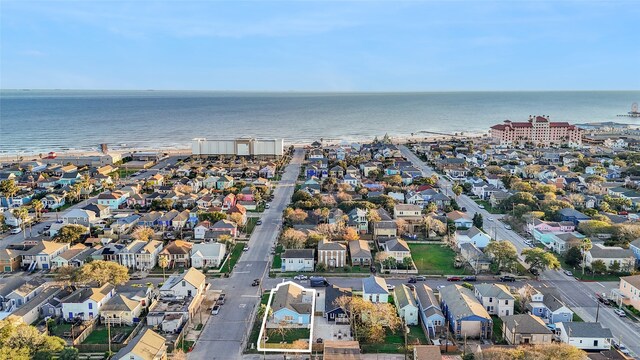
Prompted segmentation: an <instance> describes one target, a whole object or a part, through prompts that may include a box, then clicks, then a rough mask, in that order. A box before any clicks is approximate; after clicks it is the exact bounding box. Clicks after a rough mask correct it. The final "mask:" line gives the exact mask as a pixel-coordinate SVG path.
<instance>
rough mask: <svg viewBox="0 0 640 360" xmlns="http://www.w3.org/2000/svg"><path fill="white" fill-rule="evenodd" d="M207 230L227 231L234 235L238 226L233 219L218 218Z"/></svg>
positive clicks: (236, 233)
mask: <svg viewBox="0 0 640 360" xmlns="http://www.w3.org/2000/svg"><path fill="white" fill-rule="evenodd" d="M209 230H211V231H219V232H228V233H230V234H231V236H233V237H236V236H237V235H238V227H237V226H236V224H235V223H234V222H233V221H230V220H220V221H218V222H217V223H215V224H213V225H211V228H210V229H209Z"/></svg>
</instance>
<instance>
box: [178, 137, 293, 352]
mask: <svg viewBox="0 0 640 360" xmlns="http://www.w3.org/2000/svg"><path fill="white" fill-rule="evenodd" d="M303 158H304V151H303V150H302V149H296V151H295V154H294V156H293V158H292V160H291V163H290V164H289V165H288V166H287V168H286V169H285V172H284V174H283V176H282V180H280V182H279V183H278V185H277V186H276V189H275V192H274V200H273V201H272V202H271V208H270V209H267V210H265V212H264V213H263V215H262V225H259V226H257V227H256V228H255V230H254V232H253V234H252V235H251V239H250V241H249V250H248V251H247V252H246V253H244V254H243V255H242V257H241V258H240V261H239V262H238V263H237V265H236V267H235V270H234V271H233V273H232V275H231V277H230V278H228V279H220V280H212V281H211V283H212V285H211V287H212V288H213V289H221V290H223V291H224V292H225V293H226V294H227V299H226V304H225V305H224V306H223V307H222V309H221V310H220V313H219V314H218V315H216V316H212V317H211V318H210V319H209V321H208V322H207V324H206V325H205V327H204V329H203V331H202V334H201V335H200V338H199V339H198V342H197V343H196V346H195V348H194V349H193V351H192V352H191V353H189V358H191V359H239V358H241V357H242V350H243V349H242V346H243V344H244V342H245V340H246V339H245V337H246V336H248V335H247V334H248V332H249V328H250V326H251V325H252V324H251V321H252V319H253V317H252V313H253V311H254V309H256V308H257V305H258V304H259V294H260V291H261V290H262V287H261V286H260V287H252V286H251V283H252V281H253V279H258V278H259V279H262V280H263V281H264V280H265V279H266V278H267V275H268V271H267V270H268V268H269V267H270V249H271V246H272V245H274V244H275V242H276V239H277V235H278V231H279V228H280V226H282V212H283V211H284V209H285V208H286V207H287V205H289V203H290V201H291V196H292V195H293V191H294V189H295V182H296V179H297V177H298V174H299V173H300V165H301V163H302V160H303Z"/></svg>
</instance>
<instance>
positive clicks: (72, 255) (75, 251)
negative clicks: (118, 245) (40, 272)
mask: <svg viewBox="0 0 640 360" xmlns="http://www.w3.org/2000/svg"><path fill="white" fill-rule="evenodd" d="M93 252H94V250H93V249H92V248H90V247H87V246H85V245H83V244H75V245H73V246H72V247H70V248H69V249H68V250H67V251H65V252H63V253H62V254H60V255H58V256H56V257H54V258H53V259H52V260H51V267H52V268H59V267H64V266H71V267H76V268H77V267H80V266H82V265H84V263H85V261H86V259H87V258H89V257H91V254H92V253H93Z"/></svg>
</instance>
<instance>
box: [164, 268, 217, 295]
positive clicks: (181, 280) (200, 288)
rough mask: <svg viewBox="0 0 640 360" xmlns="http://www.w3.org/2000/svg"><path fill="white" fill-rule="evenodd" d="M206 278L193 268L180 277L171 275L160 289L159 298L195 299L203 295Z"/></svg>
mask: <svg viewBox="0 0 640 360" xmlns="http://www.w3.org/2000/svg"><path fill="white" fill-rule="evenodd" d="M205 280H206V278H205V276H204V274H203V273H202V272H200V271H199V270H197V269H195V268H190V269H189V270H187V271H185V272H183V273H182V274H180V275H171V276H170V277H169V278H168V279H167V281H166V282H165V283H164V284H163V285H162V287H161V288H160V296H169V297H183V298H186V297H197V296H199V295H202V294H204V291H205V287H206V281H205Z"/></svg>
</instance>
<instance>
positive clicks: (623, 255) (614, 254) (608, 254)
mask: <svg viewBox="0 0 640 360" xmlns="http://www.w3.org/2000/svg"><path fill="white" fill-rule="evenodd" d="M585 259H586V264H587V266H589V267H590V266H591V264H592V263H593V262H594V261H596V260H601V261H603V262H604V264H605V265H606V266H607V268H610V267H611V265H613V264H614V263H615V262H618V264H619V265H620V269H621V270H622V271H627V270H629V269H633V265H634V264H635V261H636V258H635V256H634V254H633V250H631V249H623V248H621V247H619V246H604V245H603V244H593V247H592V248H591V249H590V250H589V251H587V254H586V257H585Z"/></svg>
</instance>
